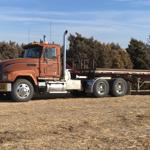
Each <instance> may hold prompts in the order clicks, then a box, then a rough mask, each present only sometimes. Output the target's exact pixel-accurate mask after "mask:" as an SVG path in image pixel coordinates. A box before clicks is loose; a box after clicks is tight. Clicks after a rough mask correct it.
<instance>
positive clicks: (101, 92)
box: [93, 79, 109, 97]
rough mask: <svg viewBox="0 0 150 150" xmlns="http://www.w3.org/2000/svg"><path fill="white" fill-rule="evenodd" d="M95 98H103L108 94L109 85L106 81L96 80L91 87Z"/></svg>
mask: <svg viewBox="0 0 150 150" xmlns="http://www.w3.org/2000/svg"><path fill="white" fill-rule="evenodd" d="M93 94H94V96H95V97H105V96H107V95H108V94H109V83H108V81H107V80H103V79H98V80H97V81H96V82H95V84H94V86H93Z"/></svg>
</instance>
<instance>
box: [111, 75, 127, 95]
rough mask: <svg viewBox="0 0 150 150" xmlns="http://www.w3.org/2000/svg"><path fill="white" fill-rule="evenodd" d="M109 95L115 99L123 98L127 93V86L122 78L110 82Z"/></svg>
mask: <svg viewBox="0 0 150 150" xmlns="http://www.w3.org/2000/svg"><path fill="white" fill-rule="evenodd" d="M110 92H111V95H112V96H115V97H120V96H124V95H126V94H127V92H128V84H127V82H126V81H125V80H124V79H122V78H117V79H114V80H112V82H111V90H110Z"/></svg>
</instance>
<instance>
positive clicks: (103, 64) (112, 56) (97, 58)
mask: <svg viewBox="0 0 150 150" xmlns="http://www.w3.org/2000/svg"><path fill="white" fill-rule="evenodd" d="M68 40H69V49H68V50H67V63H68V64H69V65H70V66H73V65H74V64H78V65H81V62H82V63H84V65H85V66H86V67H91V66H92V65H93V64H94V66H95V67H96V68H118V69H150V44H149V43H144V42H143V41H140V40H137V39H131V40H130V42H129V45H128V48H127V49H123V48H122V47H121V46H120V45H119V44H115V43H102V42H100V41H97V40H95V39H94V38H86V37H83V36H82V35H81V34H79V33H76V34H75V35H72V34H70V36H69V38H68ZM22 52H23V48H22V45H19V44H17V43H15V42H12V41H10V42H0V60H5V59H13V58H17V57H19V56H20V55H21V54H22Z"/></svg>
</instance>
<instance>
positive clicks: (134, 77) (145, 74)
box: [73, 68, 150, 92]
mask: <svg viewBox="0 0 150 150" xmlns="http://www.w3.org/2000/svg"><path fill="white" fill-rule="evenodd" d="M75 74H78V75H79V76H86V77H88V78H89V79H92V78H103V79H106V80H112V79H117V78H123V79H124V80H125V81H127V82H128V84H129V85H128V87H129V88H130V92H150V89H149V88H150V70H140V69H108V68H96V69H79V70H78V71H77V70H76V71H75ZM75 74H74V73H73V76H74V75H75ZM132 85H134V89H133V88H132ZM145 85H148V86H147V88H146V89H142V88H143V87H144V86H145Z"/></svg>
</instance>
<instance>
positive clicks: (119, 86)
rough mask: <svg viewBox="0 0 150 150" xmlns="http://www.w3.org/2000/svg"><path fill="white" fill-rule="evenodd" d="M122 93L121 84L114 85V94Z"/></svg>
mask: <svg viewBox="0 0 150 150" xmlns="http://www.w3.org/2000/svg"><path fill="white" fill-rule="evenodd" d="M123 91H124V86H123V84H122V83H118V84H117V85H116V92H117V93H119V94H122V93H123Z"/></svg>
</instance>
